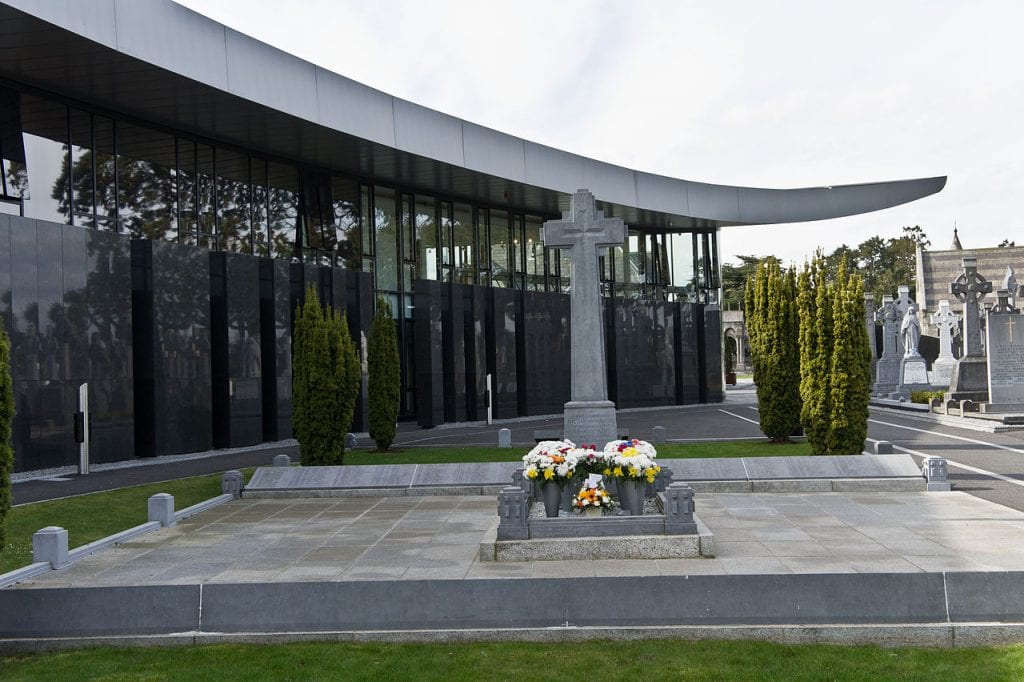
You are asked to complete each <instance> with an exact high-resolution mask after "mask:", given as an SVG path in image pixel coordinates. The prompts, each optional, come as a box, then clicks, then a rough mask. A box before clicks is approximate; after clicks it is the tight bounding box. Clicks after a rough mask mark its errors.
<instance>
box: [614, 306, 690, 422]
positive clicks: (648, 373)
mask: <svg viewBox="0 0 1024 682" xmlns="http://www.w3.org/2000/svg"><path fill="white" fill-rule="evenodd" d="M613 306H614V307H613V314H614V325H615V376H616V381H615V383H616V386H617V389H618V390H617V394H616V406H617V407H619V408H625V407H645V406H655V405H671V404H673V403H674V402H675V358H674V345H675V344H674V322H673V317H674V316H673V313H672V311H671V308H670V306H669V305H668V304H665V303H653V302H648V301H638V300H636V299H631V298H616V299H615V300H614V304H613Z"/></svg>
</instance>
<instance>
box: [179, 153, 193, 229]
mask: <svg viewBox="0 0 1024 682" xmlns="http://www.w3.org/2000/svg"><path fill="white" fill-rule="evenodd" d="M177 145H178V239H179V240H180V241H181V242H183V243H185V244H195V243H197V242H196V144H195V142H191V141H189V140H182V139H181V138H178V141H177Z"/></svg>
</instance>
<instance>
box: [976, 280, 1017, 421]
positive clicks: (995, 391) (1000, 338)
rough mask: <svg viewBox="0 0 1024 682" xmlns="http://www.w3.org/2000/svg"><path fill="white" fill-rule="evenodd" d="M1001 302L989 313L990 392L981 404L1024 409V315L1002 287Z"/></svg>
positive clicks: (987, 407) (986, 409)
mask: <svg viewBox="0 0 1024 682" xmlns="http://www.w3.org/2000/svg"><path fill="white" fill-rule="evenodd" d="M998 296H999V302H998V303H997V304H996V305H995V306H993V308H992V312H990V313H989V315H988V324H987V325H986V330H987V335H988V336H987V341H988V342H987V343H986V344H985V349H986V351H987V353H988V393H989V402H987V403H984V404H982V405H981V411H982V412H985V413H1000V412H1001V413H1006V412H1019V413H1024V317H1022V316H1021V314H1020V311H1019V310H1017V309H1016V308H1014V307H1013V306H1012V305H1010V303H1009V292H1008V291H1006V290H1005V289H1004V290H1002V291H1000V292H999V294H998Z"/></svg>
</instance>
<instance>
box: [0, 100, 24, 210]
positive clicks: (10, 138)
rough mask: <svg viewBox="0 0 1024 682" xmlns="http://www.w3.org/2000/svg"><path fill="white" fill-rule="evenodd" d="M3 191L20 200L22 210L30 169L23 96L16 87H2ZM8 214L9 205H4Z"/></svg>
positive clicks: (0, 160) (0, 144)
mask: <svg viewBox="0 0 1024 682" xmlns="http://www.w3.org/2000/svg"><path fill="white" fill-rule="evenodd" d="M0 164H2V167H0V180H2V182H0V192H2V193H3V195H4V196H5V197H7V198H9V199H17V200H18V203H17V211H15V212H14V215H19V214H20V213H21V201H20V198H21V196H22V195H23V194H24V193H25V192H26V191H27V190H28V171H27V170H26V169H25V143H24V140H23V138H22V134H21V96H20V94H19V93H18V92H17V91H16V90H10V89H8V88H2V87H0ZM0 210H3V211H4V212H5V213H6V212H9V210H10V209H9V208H7V207H0Z"/></svg>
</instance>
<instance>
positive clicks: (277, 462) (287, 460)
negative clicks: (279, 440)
mask: <svg viewBox="0 0 1024 682" xmlns="http://www.w3.org/2000/svg"><path fill="white" fill-rule="evenodd" d="M291 465H292V458H291V457H289V456H288V455H274V466H275V467H290V466H291Z"/></svg>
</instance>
